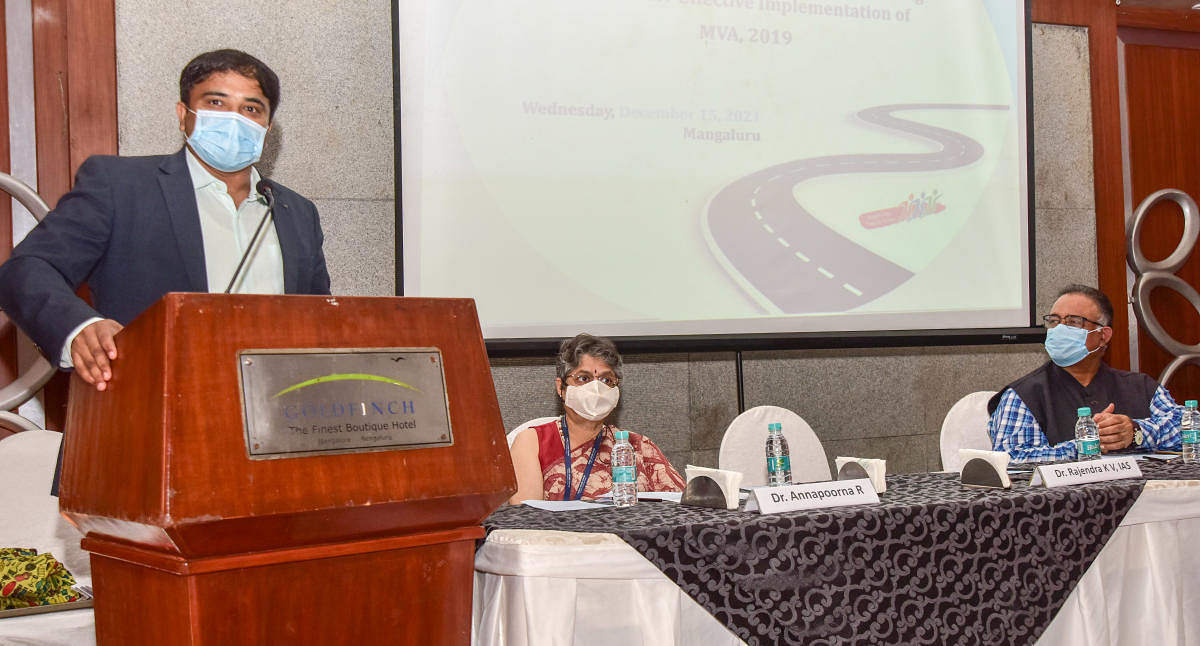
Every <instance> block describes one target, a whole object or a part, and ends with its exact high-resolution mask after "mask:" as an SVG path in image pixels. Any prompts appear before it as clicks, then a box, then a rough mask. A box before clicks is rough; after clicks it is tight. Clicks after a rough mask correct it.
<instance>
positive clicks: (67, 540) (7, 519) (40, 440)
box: [0, 430, 92, 580]
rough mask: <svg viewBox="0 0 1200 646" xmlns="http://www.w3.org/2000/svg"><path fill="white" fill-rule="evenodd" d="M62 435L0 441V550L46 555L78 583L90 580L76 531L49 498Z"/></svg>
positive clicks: (46, 433) (40, 433)
mask: <svg viewBox="0 0 1200 646" xmlns="http://www.w3.org/2000/svg"><path fill="white" fill-rule="evenodd" d="M61 443H62V433H58V432H55V431H46V430H36V431H23V432H21V433H16V434H14V435H10V436H8V437H6V438H4V439H3V440H0V492H3V494H2V495H0V547H32V548H36V549H37V551H38V553H39V554H40V553H43V552H50V553H51V554H53V555H54V558H56V559H58V560H59V561H61V562H62V564H63V565H65V566H67V570H69V571H70V572H71V574H74V575H75V577H76V578H77V579H79V578H83V577H86V579H85V580H90V578H91V572H92V568H91V563H90V561H89V558H88V553H87V552H85V551H83V550H82V549H80V547H79V539H80V538H81V536H80V535H79V531H78V530H76V529H75V527H74V526H72V525H71V524H70V523H68V522H67V520H66V519H65V518H63V516H62V515H61V514H59V513H58V498H56V497H54V496H51V495H50V485H51V482H52V481H53V480H54V465H55V464H56V463H57V461H58V447H59V445H60V444H61Z"/></svg>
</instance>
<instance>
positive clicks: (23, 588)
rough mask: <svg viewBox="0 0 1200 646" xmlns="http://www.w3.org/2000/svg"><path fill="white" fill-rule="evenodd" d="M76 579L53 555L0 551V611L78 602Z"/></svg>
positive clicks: (9, 550)
mask: <svg viewBox="0 0 1200 646" xmlns="http://www.w3.org/2000/svg"><path fill="white" fill-rule="evenodd" d="M73 585H75V577H73V576H71V573H70V572H68V571H67V568H65V567H63V564H62V563H59V562H58V559H56V558H54V555H53V554H50V553H46V554H38V553H37V550H35V549H28V548H19V547H10V548H0V610H10V609H12V608H28V607H29V606H46V605H50V604H52V603H66V602H68V601H78V600H79V599H80V595H79V594H78V593H76V592H75V591H74V590H72V589H71V586H73Z"/></svg>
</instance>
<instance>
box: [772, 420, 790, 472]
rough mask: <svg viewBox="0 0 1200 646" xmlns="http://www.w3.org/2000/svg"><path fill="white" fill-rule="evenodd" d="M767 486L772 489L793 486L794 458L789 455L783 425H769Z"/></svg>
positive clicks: (777, 423) (775, 423)
mask: <svg viewBox="0 0 1200 646" xmlns="http://www.w3.org/2000/svg"><path fill="white" fill-rule="evenodd" d="M767 484H768V485H770V486H772V487H779V486H782V485H789V484H792V458H791V456H790V454H789V453H788V445H787V438H785V437H784V436H783V424H780V423H779V422H772V423H770V424H767Z"/></svg>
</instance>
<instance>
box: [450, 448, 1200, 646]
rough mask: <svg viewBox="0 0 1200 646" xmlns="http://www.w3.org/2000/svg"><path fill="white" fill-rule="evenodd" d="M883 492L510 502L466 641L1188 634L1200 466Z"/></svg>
mask: <svg viewBox="0 0 1200 646" xmlns="http://www.w3.org/2000/svg"><path fill="white" fill-rule="evenodd" d="M1139 464H1140V467H1141V469H1142V471H1143V478H1142V479H1125V480H1115V481H1109V482H1102V483H1093V484H1084V485H1075V486H1068V487H1059V488H1045V487H1031V486H1030V485H1029V475H1028V474H1017V475H1013V476H1012V477H1013V487H1012V488H1011V489H1007V490H1001V489H977V488H968V487H964V486H962V485H961V484H960V483H959V480H958V478H959V476H958V474H957V473H927V474H898V475H891V476H888V478H887V491H886V492H885V493H883V494H880V496H879V497H880V502H879V504H872V505H857V506H848V507H837V508H827V509H820V510H810V511H799V512H789V513H780V514H758V513H753V512H743V511H730V510H715V509H705V508H697V507H689V506H683V505H678V504H674V503H669V502H645V501H643V502H640V503H639V504H638V505H636V506H635V507H633V508H625V509H618V508H611V507H609V508H602V509H593V510H583V511H560V512H552V511H545V510H541V509H536V508H533V507H529V506H515V507H506V508H502V509H500V510H498V511H497V512H496V513H494V514H493V515H492V516H491V517H489V518H488V519H487V521H486V522H485V526H486V527H487V529H488V530H489V533H488V536H487V538H486V539H485V541H484V542H483V543H482V545H481V546H480V548H479V550H478V551H477V553H476V562H475V570H476V574H475V594H474V613H473V621H474V626H473V628H474V630H473V640H474V643H476V644H480V645H491V644H504V645H507V646H520V645H523V644H621V645H622V646H636V645H638V644H719V645H725V644H743V643H745V644H777V643H797V644H853V643H863V644H868V643H905V644H953V643H962V644H966V643H970V644H982V643H987V644H1029V643H1039V644H1132V643H1148V644H1189V643H1194V644H1200V558H1192V557H1191V555H1190V553H1189V552H1190V551H1192V550H1197V551H1200V464H1195V463H1193V464H1183V463H1182V462H1181V461H1179V460H1174V461H1171V462H1166V463H1164V462H1161V461H1156V460H1153V459H1145V460H1141V461H1140V462H1139Z"/></svg>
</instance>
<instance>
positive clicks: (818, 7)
mask: <svg viewBox="0 0 1200 646" xmlns="http://www.w3.org/2000/svg"><path fill="white" fill-rule="evenodd" d="M395 11H396V14H395V16H394V21H395V24H396V52H395V55H396V60H395V63H396V66H397V73H398V76H399V86H398V87H399V94H398V98H399V110H398V113H399V118H398V119H397V128H398V132H397V137H398V141H399V156H400V159H399V173H400V185H401V186H400V192H401V199H400V202H401V204H400V207H401V209H402V211H401V213H402V217H401V225H398V226H402V237H403V248H402V259H403V285H402V292H401V293H403V294H404V295H408V296H454V297H471V298H474V299H475V301H476V303H477V305H478V309H479V314H480V317H481V320H482V324H483V327H484V333H485V336H486V337H488V338H489V339H504V338H508V339H521V338H547V337H562V336H568V335H572V334H575V333H577V332H579V331H581V330H587V331H590V332H593V333H596V334H605V335H611V336H639V337H645V336H658V335H694V334H700V335H704V334H714V335H716V334H759V333H779V332H786V333H792V332H795V333H804V332H824V331H842V330H847V331H849V330H855V331H863V330H866V331H871V330H945V329H962V328H1001V327H1028V326H1030V325H1031V319H1030V298H1031V296H1030V283H1031V265H1030V258H1029V255H1030V243H1029V222H1030V218H1029V204H1030V195H1029V192H1030V189H1029V181H1028V179H1029V162H1028V158H1029V155H1030V151H1029V150H1028V101H1027V69H1028V61H1027V56H1028V52H1027V48H1028V33H1029V32H1028V29H1029V23H1028V18H1027V16H1026V12H1027V6H1026V3H1025V2H1020V1H1014V0H905V1H891V2H889V1H883V0H874V1H872V2H863V3H859V2H824V1H802V0H605V1H603V2H601V1H598V0H596V1H581V0H572V1H568V0H438V1H436V2H434V1H433V0H429V1H418V0H397V4H396V6H395Z"/></svg>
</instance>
